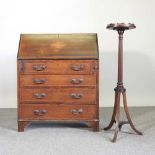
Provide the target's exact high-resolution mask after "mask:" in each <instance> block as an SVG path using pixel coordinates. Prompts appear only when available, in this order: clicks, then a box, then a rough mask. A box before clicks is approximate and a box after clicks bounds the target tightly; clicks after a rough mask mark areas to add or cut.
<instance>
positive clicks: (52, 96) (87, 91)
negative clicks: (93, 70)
mask: <svg viewBox="0 0 155 155" xmlns="http://www.w3.org/2000/svg"><path fill="white" fill-rule="evenodd" d="M20 93H21V95H20V97H21V98H20V101H21V102H26V103H29V102H36V103H37V102H52V103H59V104H61V103H73V104H75V103H78V104H84V103H87V104H95V101H96V89H93V88H61V89H55V88H53V89H41V88H40V89H24V88H21V92H20Z"/></svg>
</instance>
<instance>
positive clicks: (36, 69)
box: [17, 33, 99, 132]
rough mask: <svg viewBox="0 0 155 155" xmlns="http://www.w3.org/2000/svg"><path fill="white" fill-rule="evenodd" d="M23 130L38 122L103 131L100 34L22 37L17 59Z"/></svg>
mask: <svg viewBox="0 0 155 155" xmlns="http://www.w3.org/2000/svg"><path fill="white" fill-rule="evenodd" d="M17 87H18V88H17V94H18V131H19V132H22V131H24V128H25V127H26V126H27V125H28V124H29V123H31V122H34V121H75V122H76V121H80V122H85V123H86V124H87V125H88V127H90V128H92V129H93V131H98V130H99V54H98V41H97V35H96V34H89V33H88V34H22V35H21V36H20V42H19V50H18V55H17Z"/></svg>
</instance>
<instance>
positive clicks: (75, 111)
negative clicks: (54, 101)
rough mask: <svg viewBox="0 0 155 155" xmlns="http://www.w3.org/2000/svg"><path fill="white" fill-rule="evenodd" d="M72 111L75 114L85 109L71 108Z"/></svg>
mask: <svg viewBox="0 0 155 155" xmlns="http://www.w3.org/2000/svg"><path fill="white" fill-rule="evenodd" d="M70 112H71V113H72V114H73V115H78V114H81V113H83V109H71V110H70Z"/></svg>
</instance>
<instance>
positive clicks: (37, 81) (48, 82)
mask: <svg viewBox="0 0 155 155" xmlns="http://www.w3.org/2000/svg"><path fill="white" fill-rule="evenodd" d="M20 85H21V86H22V87H27V86H95V85H96V76H93V75H84V76H83V75H21V76H20Z"/></svg>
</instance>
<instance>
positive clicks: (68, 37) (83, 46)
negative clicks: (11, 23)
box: [17, 33, 98, 59]
mask: <svg viewBox="0 0 155 155" xmlns="http://www.w3.org/2000/svg"><path fill="white" fill-rule="evenodd" d="M17 58H18V59H98V41H97V34H95V33H93V34H92V33H86V34H21V37H20V43H19V51H18V56H17Z"/></svg>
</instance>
